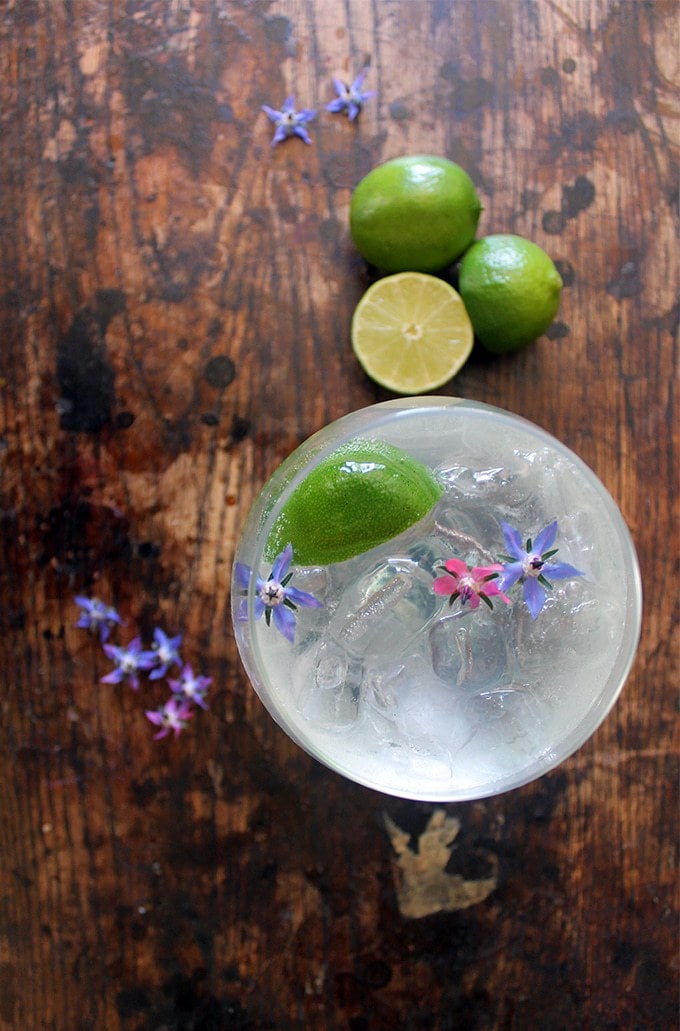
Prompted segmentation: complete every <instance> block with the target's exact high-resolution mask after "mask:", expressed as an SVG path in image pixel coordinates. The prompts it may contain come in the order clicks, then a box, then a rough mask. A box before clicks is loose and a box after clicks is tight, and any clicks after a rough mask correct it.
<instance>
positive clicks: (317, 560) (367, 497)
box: [265, 438, 442, 566]
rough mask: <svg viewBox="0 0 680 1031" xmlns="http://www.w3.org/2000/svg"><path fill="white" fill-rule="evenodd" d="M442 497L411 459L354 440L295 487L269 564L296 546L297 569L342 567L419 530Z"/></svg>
mask: <svg viewBox="0 0 680 1031" xmlns="http://www.w3.org/2000/svg"><path fill="white" fill-rule="evenodd" d="M441 494H442V487H441V485H440V484H439V483H437V481H436V480H435V478H434V476H433V475H432V473H431V472H430V470H429V469H428V468H427V466H425V465H423V464H422V463H421V462H418V461H417V460H416V459H414V458H412V457H411V456H410V455H409V454H407V453H406V452H405V451H402V450H401V449H400V448H397V447H395V446H394V445H393V444H388V443H387V442H386V441H377V440H365V439H362V438H356V439H354V440H351V441H349V442H348V443H346V444H343V445H342V446H341V447H339V448H337V449H336V450H335V451H333V452H332V453H331V454H330V455H328V456H327V457H326V458H324V459H322V461H321V462H320V463H319V464H318V465H317V466H316V467H315V468H314V469H312V470H311V472H310V473H309V474H308V475H307V476H306V477H305V479H304V480H302V481H301V482H300V483H299V484H298V485H297V487H295V489H294V490H293V492H292V494H291V495H290V497H289V498H288V499H287V501H286V502H285V504H284V505H283V508H282V509H281V512H280V513H279V515H278V516H277V518H276V520H275V522H274V525H273V527H272V529H271V532H270V534H269V537H268V539H267V543H266V545H265V558H266V559H268V560H269V561H271V560H273V558H274V556H276V555H277V554H278V553H280V552H281V551H282V550H283V549H284V548H285V547H286V546H287V545H288V544H292V546H293V556H294V561H295V563H296V564H297V565H302V566H318V565H329V564H331V563H334V562H344V561H346V560H347V559H349V558H353V557H354V556H355V555H360V554H362V553H363V552H365V551H369V550H370V549H371V548H374V547H377V546H378V545H379V544H383V543H385V542H386V541H388V540H391V539H392V538H393V537H397V536H398V535H399V534H400V533H403V532H404V530H407V529H408V528H409V527H410V526H413V525H414V524H415V523H417V522H419V521H420V520H421V519H423V518H424V517H425V516H426V515H427V514H428V512H430V511H431V509H432V508H433V506H434V505H435V504H436V502H437V501H438V500H439V498H440V496H441Z"/></svg>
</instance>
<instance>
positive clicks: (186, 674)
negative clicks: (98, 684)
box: [75, 595, 212, 740]
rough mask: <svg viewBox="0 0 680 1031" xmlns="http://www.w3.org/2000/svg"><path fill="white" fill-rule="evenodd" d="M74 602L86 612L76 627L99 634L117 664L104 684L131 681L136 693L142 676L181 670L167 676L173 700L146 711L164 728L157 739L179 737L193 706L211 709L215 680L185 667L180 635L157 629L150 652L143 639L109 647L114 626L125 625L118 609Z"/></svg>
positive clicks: (94, 601) (86, 601)
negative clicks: (210, 690)
mask: <svg viewBox="0 0 680 1031" xmlns="http://www.w3.org/2000/svg"><path fill="white" fill-rule="evenodd" d="M75 602H76V604H77V605H79V606H80V608H81V609H83V612H82V614H81V616H80V619H79V620H78V622H77V623H76V626H77V627H80V628H81V629H84V630H91V631H94V632H97V633H99V635H100V638H101V641H102V646H103V649H104V652H105V654H106V656H107V657H108V658H109V659H111V661H112V662H113V663H114V664H115V669H113V670H112V671H111V672H110V673H107V675H106V676H105V677H102V683H104V684H120V683H122V682H123V681H128V683H129V684H130V686H131V687H132V688H133V689H134V690H135V691H137V690H139V683H140V675H141V674H143V673H146V674H148V679H149V680H160V678H161V677H164V676H166V675H167V673H168V670H169V669H170V668H171V667H172V666H180V667H181V671H180V674H179V678H177V679H170V678H169V677H168V686H169V688H170V691H171V696H170V698H169V699H168V700H167V701H166V702H165V704H164V705H162V706H160V707H159V708H158V709H148V710H146V712H145V715H146V717H147V719H148V720H150V721H151V723H154V724H155V725H156V726H158V727H160V728H161V729H160V731H159V733H158V734H154V740H158V739H159V738H163V737H167V736H168V734H170V732H171V731H172V732H174V735H175V737H178V735H179V734H180V733H181V732H182V731H183V730H184V729H185V728H186V727H187V724H188V721H189V720H190V719H192V718H193V716H194V715H195V712H194V708H193V707H194V705H197V706H200V707H201V708H202V709H207V708H208V706H207V704H206V701H205V693H206V691H207V690H208V688H209V686H210V685H211V684H212V677H203V676H195V675H194V671H193V669H192V667H191V666H190V665H189V664H188V663H186V664H184V665H182V659H181V658H180V654H179V647H180V645H181V643H182V635H181V634H177V635H176V636H175V637H168V635H167V634H166V633H165V631H164V630H162V629H161V628H160V627H156V628H155V630H154V632H153V637H154V645H153V648H150V649H145V648H143V647H142V639H141V637H140V636H137V637H134V638H133V639H132V640H131V641H130V642H129V643H128V644H126V645H120V646H119V645H115V644H109V643H107V640H106V639H107V638H108V637H109V634H110V632H111V629H112V627H113V626H115V625H116V624H119V625H121V626H122V625H124V624H123V620H122V619H121V618H120V616H119V615H118V613H117V612H116V610H115V609H114V608H111V606H110V605H105V604H104V603H103V602H101V601H99V600H98V599H97V598H85V597H84V596H83V595H76V597H75Z"/></svg>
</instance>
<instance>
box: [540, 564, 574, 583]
mask: <svg viewBox="0 0 680 1031" xmlns="http://www.w3.org/2000/svg"><path fill="white" fill-rule="evenodd" d="M541 571H542V572H543V573H545V575H546V576H547V577H548V579H549V580H551V579H552V580H568V579H569V578H570V577H572V576H584V575H585V574H584V573H582V572H581V570H580V569H575V568H574V566H570V565H569V563H568V562H546V563H545V565H544V566H543V569H542V570H541Z"/></svg>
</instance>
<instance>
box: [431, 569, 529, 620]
mask: <svg viewBox="0 0 680 1031" xmlns="http://www.w3.org/2000/svg"><path fill="white" fill-rule="evenodd" d="M444 568H445V569H446V570H447V573H448V575H445V576H438V577H437V578H436V579H435V581H434V583H433V585H432V587H433V590H434V593H435V594H443V595H448V596H449V605H453V603H454V601H455V600H456V598H460V604H461V607H462V606H463V605H468V606H469V608H470V610H471V611H474V609H478V608H479V603H480V601H483V602H484V603H485V604H486V605H488V606H489V608H490V609H492V608H493V604H492V603H491V601H490V599H491V598H500V599H501V601H504V602H505V603H506V605H509V604H510V599H509V598H508V597H506V595H505V594H503V593H502V592H501V591H500V590H499V587H498V584H495V583H494V580H495V579H496V578H497V577H498V575H499V574H500V573H502V572H503V566H502V565H500V563H496V565H493V566H473V567H472V568H470V567H469V566H468V564H467V562H463V560H462V559H460V558H450V559H448V561H446V562H445V563H444Z"/></svg>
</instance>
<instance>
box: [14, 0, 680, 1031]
mask: <svg viewBox="0 0 680 1031" xmlns="http://www.w3.org/2000/svg"><path fill="white" fill-rule="evenodd" d="M678 23H679V19H678V8H677V5H676V4H675V3H673V2H668V0H658V2H656V3H642V2H630V0H629V2H624V3H613V2H604V0H601V2H598V0H561V2H552V0H540V2H533V0H517V2H511V0H498V2H493V3H492V2H488V0H482V2H479V3H472V2H454V0H451V2H447V0H417V2H416V0H410V2H409V0H373V2H370V3H369V2H364V0H346V2H345V3H331V2H329V0H288V2H284V0H281V2H278V3H274V2H271V3H270V2H267V0H259V2H258V0H252V2H249V0H241V2H236V0H234V2H231V0H172V2H166V0H132V2H129V3H123V2H120V0H108V2H104V0H71V2H64V3H62V2H60V0H9V2H6V3H4V4H3V5H2V6H1V7H0V61H1V67H0V101H1V104H0V125H1V133H2V135H1V137H0V138H1V140H2V162H1V164H0V229H1V231H0V301H1V303H0V320H1V322H0V327H1V336H0V474H1V479H0V520H1V521H2V538H1V547H2V558H1V560H0V589H1V591H2V603H1V605H0V626H1V628H2V634H1V637H0V663H1V669H2V673H3V680H4V687H3V691H2V698H1V702H0V706H1V712H2V737H1V743H0V774H1V777H2V791H1V792H0V1028H2V1029H8V1031H9V1029H15V1028H22V1029H24V1028H27V1029H43V1028H45V1029H68V1031H75V1029H83V1031H84V1029H93V1028H97V1029H100V1028H101V1029H106V1031H109V1029H116V1028H122V1029H126V1031H127V1029H130V1031H136V1029H160V1028H168V1029H182V1031H184V1029H195V1031H199V1029H201V1031H206V1029H217V1028H252V1029H255V1028H257V1029H260V1028H262V1029H266V1028H272V1029H274V1028H276V1029H278V1028H297V1027H299V1028H319V1029H325V1028H328V1029H351V1031H362V1029H371V1031H382V1029H388V1028H389V1029H393V1028H395V1027H399V1028H404V1029H429V1028H444V1029H445V1028H454V1027H455V1028H458V1027H462V1028H466V1029H468V1028H469V1029H475V1028H479V1029H513V1031H515V1029H516V1031H524V1029H526V1028H541V1029H547V1031H553V1029H557V1031H560V1029H567V1028H569V1029H571V1028H578V1027H583V1028H592V1029H597V1031H599V1029H605V1028H616V1029H617V1031H619V1029H631V1031H633V1029H636V1031H637V1029H642V1028H645V1029H646V1028H659V1029H661V1028H663V1029H667V1028H670V1027H672V1026H675V1022H676V997H677V966H675V965H674V956H675V953H676V946H677V913H678V906H677V903H678V895H677V881H676V877H677V873H676V859H677V831H678V820H677V816H678V792H677V773H678V765H677V753H678V738H677V698H678V694H677V688H678V681H679V677H678V649H677V636H675V638H674V637H673V629H674V615H675V616H677V603H676V599H677V594H678V592H677V578H676V577H677V567H676V565H675V560H676V559H677V509H676V508H675V507H674V506H675V498H676V488H677V448H676V445H677V437H678V431H677V426H678V411H677V406H676V393H677V325H678V293H677V287H678V248H677V226H678V220H677V204H678V177H677V169H678V137H679V135H680V131H679V124H678V118H679V106H678V85H679V83H678V64H677V60H678V59H677V55H678V51H679V43H680V38H679V28H678ZM367 62H368V63H370V77H369V79H368V81H367V86H369V87H370V88H375V89H377V90H378V96H377V97H376V98H375V99H373V100H372V101H370V102H369V103H367V105H366V108H365V110H364V111H363V112H362V114H361V116H360V118H359V119H358V121H357V122H356V124H349V122H348V121H347V120H346V119H344V118H341V117H338V116H331V115H330V114H327V113H326V112H325V111H323V106H324V104H325V103H326V102H327V101H329V100H330V99H331V98H332V96H333V89H332V82H331V77H332V76H333V75H340V76H343V77H351V76H353V75H354V74H355V73H356V72H358V71H359V70H360V68H361V67H362V66H363V65H364V64H365V63H367ZM289 93H294V94H295V96H296V99H297V101H298V103H299V105H300V106H313V107H318V108H319V110H320V114H319V116H318V118H317V119H316V121H315V122H313V123H312V125H311V127H310V131H311V135H312V139H313V142H312V145H311V146H305V145H304V144H303V143H302V142H301V141H300V140H291V141H287V142H286V143H285V144H283V145H281V146H280V147H278V148H276V149H272V148H271V147H270V139H271V132H272V126H271V124H270V123H269V122H268V121H267V119H266V117H265V116H264V114H262V113H261V111H260V107H261V105H262V104H263V103H267V104H270V105H272V106H275V107H277V106H279V105H280V104H281V103H282V101H283V100H284V99H285V97H286V96H287V95H288V94H289ZM422 151H427V152H432V153H440V154H444V155H447V156H448V157H450V158H452V159H454V160H456V161H458V162H460V163H461V164H462V165H463V166H464V167H465V168H466V169H467V170H468V171H469V172H470V174H471V175H472V177H473V179H474V180H475V182H476V183H477V185H478V188H479V191H480V193H481V195H482V198H483V202H484V207H485V210H484V213H483V217H482V223H481V225H480V231H481V232H482V233H489V232H503V231H513V232H517V233H520V234H522V235H525V236H528V237H530V238H532V239H534V240H535V241H536V242H537V243H539V244H541V245H542V246H544V247H545V248H546V249H547V250H548V252H549V253H550V254H551V255H552V256H553V258H554V259H555V260H556V261H557V262H558V263H559V267H560V269H561V271H562V274H563V278H564V281H565V287H566V289H565V291H564V294H563V301H562V306H561V310H560V313H559V316H558V321H557V322H556V323H555V324H554V325H553V327H552V328H551V330H550V331H549V332H548V334H547V335H546V336H545V337H543V338H542V339H541V340H540V341H538V342H537V343H536V344H535V345H533V346H532V347H530V348H528V349H527V350H525V351H524V352H522V353H520V354H517V355H514V356H510V357H507V358H503V359H495V360H490V359H484V358H483V357H481V356H479V355H475V356H473V358H472V359H471V361H470V362H469V363H468V365H467V366H466V367H465V368H464V370H463V371H462V372H461V373H460V374H459V376H458V377H457V378H456V380H455V382H453V383H452V384H450V385H449V387H448V388H447V389H446V390H445V391H444V392H445V393H450V394H460V395H463V396H466V397H472V398H476V399H479V400H483V401H488V402H491V403H495V404H499V405H501V406H503V407H505V408H509V409H510V410H512V411H516V412H519V413H520V414H522V415H524V416H526V417H527V418H529V419H531V420H533V421H535V422H537V423H538V424H540V425H542V426H544V427H545V428H546V429H547V430H549V431H550V432H552V433H553V434H555V435H556V436H558V437H560V438H561V439H562V440H564V441H565V443H567V444H568V445H569V446H570V447H572V448H573V449H574V450H576V451H577V452H578V453H579V454H580V455H581V456H582V457H583V458H584V459H585V461H586V462H588V464H589V465H590V466H591V467H592V468H593V469H594V470H595V471H596V472H597V474H598V475H599V476H600V478H601V479H602V480H603V482H604V483H605V484H606V486H607V487H608V488H609V490H610V491H611V493H612V494H613V496H614V497H615V498H616V500H617V501H618V503H619V504H620V506H621V508H622V510H623V513H624V515H625V517H626V519H627V521H628V524H629V526H630V528H631V531H632V533H633V535H634V538H635V541H636V545H637V548H638V551H639V557H640V562H641V566H642V573H643V578H644V585H645V605H646V609H645V621H644V631H643V637H642V641H641V646H640V651H639V655H638V658H637V661H636V664H635V666H634V669H633V671H632V674H631V676H630V679H629V682H628V684H627V686H626V688H625V691H624V693H623V695H622V698H621V700H620V703H619V704H618V706H617V707H616V709H615V710H614V711H613V713H612V714H611V715H610V717H609V718H608V719H607V720H606V722H605V723H604V725H603V726H602V727H601V729H600V730H599V731H598V732H597V733H596V734H595V736H594V738H593V739H592V740H591V741H590V742H589V743H588V744H587V745H585V746H584V747H583V748H582V749H581V750H580V751H579V752H578V753H577V754H576V755H575V756H573V757H572V758H571V759H570V760H569V761H567V762H566V763H565V764H563V766H561V767H560V768H559V769H558V770H556V771H554V772H553V773H551V774H550V775H548V776H546V777H545V778H543V779H542V780H540V781H538V782H536V783H534V784H531V785H529V786H527V787H525V788H523V789H521V790H518V791H515V792H512V793H510V794H507V795H503V796H500V797H498V798H494V799H489V800H487V801H483V802H478V803H474V804H468V805H459V806H448V807H440V808H437V807H435V806H431V805H427V804H416V803H406V802H400V801H398V800H396V799H390V798H387V797H383V796H380V795H377V794H375V793H372V792H370V791H367V790H364V789H362V788H360V787H358V786H355V785H353V784H350V783H347V782H345V781H343V780H341V779H340V778H338V777H336V776H335V775H333V774H331V773H330V772H328V771H327V770H325V769H324V768H322V767H321V766H319V765H318V764H317V763H315V762H314V761H313V760H312V759H310V758H308V757H307V756H306V755H305V754H303V753H302V752H300V751H299V750H298V749H297V748H296V747H295V746H294V745H293V744H291V743H290V742H289V741H288V740H287V739H286V738H285V737H284V736H283V734H282V733H281V732H280V731H279V730H278V729H277V727H276V726H275V725H274V724H273V722H272V721H271V720H270V719H269V717H268V716H267V715H266V713H265V712H264V710H263V709H262V707H261V705H260V703H259V701H258V700H257V699H256V697H255V696H254V693H253V692H252V691H251V690H250V688H249V686H248V683H247V681H246V678H245V675H244V673H243V671H242V669H241V667H240V665H239V662H238V659H237V655H236V650H235V646H234V641H233V638H232V635H231V632H230V629H229V619H228V604H227V601H228V588H229V578H230V564H231V559H232V555H233V549H234V543H235V539H236V536H237V534H238V532H239V528H240V526H241V525H242V523H243V520H244V518H245V516H246V513H247V511H248V509H249V507H250V504H251V502H252V500H253V497H254V496H255V494H256V493H257V491H258V489H259V487H260V486H261V485H262V483H263V482H264V480H265V478H266V477H267V476H268V475H269V473H271V472H272V471H273V469H274V468H275V467H276V466H277V465H278V463H279V462H280V461H281V459H282V458H283V457H284V456H285V455H287V454H288V453H289V452H290V451H291V450H293V448H294V447H295V446H296V445H297V444H298V443H299V442H300V441H301V440H303V439H304V438H306V437H307V436H308V435H310V434H311V433H312V432H313V431H315V430H316V429H318V428H319V427H320V426H321V425H323V424H324V423H326V422H327V421H329V420H331V419H333V418H336V417H338V416H340V415H342V414H344V413H346V412H348V411H350V410H353V409H356V408H359V407H362V406H363V405H366V404H370V403H372V402H374V401H376V400H381V399H384V398H386V397H387V396H388V395H387V394H386V393H385V392H383V391H381V390H380V389H379V388H377V387H376V386H374V385H373V384H372V383H371V382H370V381H369V380H367V379H366V378H365V377H364V375H363V374H362V372H361V370H360V368H359V366H358V365H357V363H356V362H355V360H354V358H353V356H352V353H351V349H350V347H349V343H348V327H349V320H350V317H351V313H352V311H353V308H354V305H355V304H356V302H357V300H358V298H359V297H360V295H361V293H362V291H363V290H364V289H365V288H366V286H367V284H368V282H369V281H370V275H369V272H368V270H367V269H366V268H365V266H364V265H363V263H362V261H361V260H360V259H359V258H358V256H357V254H356V253H355V252H354V250H353V248H352V246H351V242H350V240H349V237H348V230H347V211H348V204H349V197H350V193H351V190H352V188H353V186H354V185H355V184H356V182H357V181H358V179H359V178H360V177H361V176H362V175H363V174H364V173H365V172H366V171H368V169H369V168H370V167H372V166H373V165H375V164H377V163H379V162H380V161H382V160H385V159H387V158H389V157H393V156H396V155H398V154H402V153H413V152H422ZM674 535H675V536H674ZM76 593H86V594H87V593H94V594H97V595H98V596H99V597H101V598H103V599H105V600H106V601H108V602H110V603H112V604H115V605H116V606H117V607H118V609H119V611H120V612H121V613H122V615H123V617H124V618H125V620H126V622H127V627H126V633H127V634H128V635H129V636H131V635H132V633H133V631H137V630H139V631H140V632H142V633H143V634H144V635H145V636H146V637H147V638H148V637H149V635H150V634H151V631H152V630H153V627H154V626H156V625H161V626H164V627H166V628H167V629H168V631H169V632H175V633H179V632H181V633H183V634H184V646H185V648H184V650H185V654H186V657H187V658H188V659H189V660H190V661H192V662H193V663H194V667H195V669H199V668H200V669H201V671H202V672H204V673H206V674H207V675H210V676H212V677H213V678H214V679H213V688H212V692H211V709H210V712H209V713H201V714H199V716H197V717H196V719H195V720H194V721H193V724H192V726H191V728H190V729H189V730H188V731H187V733H186V734H185V735H183V736H182V737H181V738H180V739H179V740H177V741H176V742H175V741H172V740H162V741H153V740H152V732H153V728H152V727H151V725H150V724H149V723H148V722H147V721H146V719H145V717H144V708H146V707H148V706H153V705H155V704H158V702H159V701H160V700H161V694H160V688H158V692H159V693H158V694H155V693H154V691H155V690H156V689H154V688H153V687H149V686H146V687H145V688H144V693H143V695H142V696H140V695H137V694H135V692H134V691H132V690H131V689H130V688H129V687H125V686H121V687H118V688H116V687H110V686H108V685H104V684H101V683H100V682H99V681H100V678H101V677H102V676H103V675H104V673H106V672H107V671H108V669H109V668H110V665H109V664H108V663H107V660H106V658H105V657H104V656H103V654H102V651H101V648H100V647H99V645H98V644H97V643H96V642H95V641H93V640H92V639H91V638H90V637H89V636H88V635H87V633H86V632H84V631H82V630H79V629H76V628H75V626H74V624H75V622H76V620H77V618H78V612H77V609H76V606H75V604H74V601H73V597H74V595H75V594H76ZM140 694H141V693H140ZM423 835H439V837H438V838H437V841H438V845H437V848H438V850H439V851H438V853H437V854H438V855H439V857H440V866H439V868H438V871H439V872H436V871H435V873H434V874H433V873H432V871H430V873H429V874H428V875H427V876H430V875H432V876H435V877H436V878H438V882H439V883H440V885H441V883H443V884H444V897H445V899H448V901H447V903H446V905H442V907H441V908H440V909H436V907H435V909H434V910H431V909H430V910H428V909H427V907H426V905H425V903H424V902H423V901H422V900H423V893H422V891H421V889H422V884H421V883H420V882H419V880H418V879H419V877H421V876H422V869H421V866H419V864H418V862H417V861H416V858H417V857H416V853H417V852H418V848H419V841H420V843H421V844H422V843H423V841H424V840H428V841H431V840H432V838H429V839H423V838H422V836H423ZM404 847H406V848H407V850H408V851H407V852H404ZM447 850H448V853H447ZM447 854H448V855H450V859H448V860H447ZM413 857H416V858H413ZM442 864H443V865H442ZM419 871H420V872H419ZM446 878H450V880H449V881H447V880H446ZM442 879H443V880H442ZM414 892H415V896H414ZM414 897H415V898H416V902H415V903H414V902H413V899H414ZM418 899H419V900H420V901H418ZM414 906H415V910H414V908H413V907H414ZM419 906H420V907H421V908H420V909H418V907H419ZM423 906H425V909H423V908H422V907H423Z"/></svg>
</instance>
